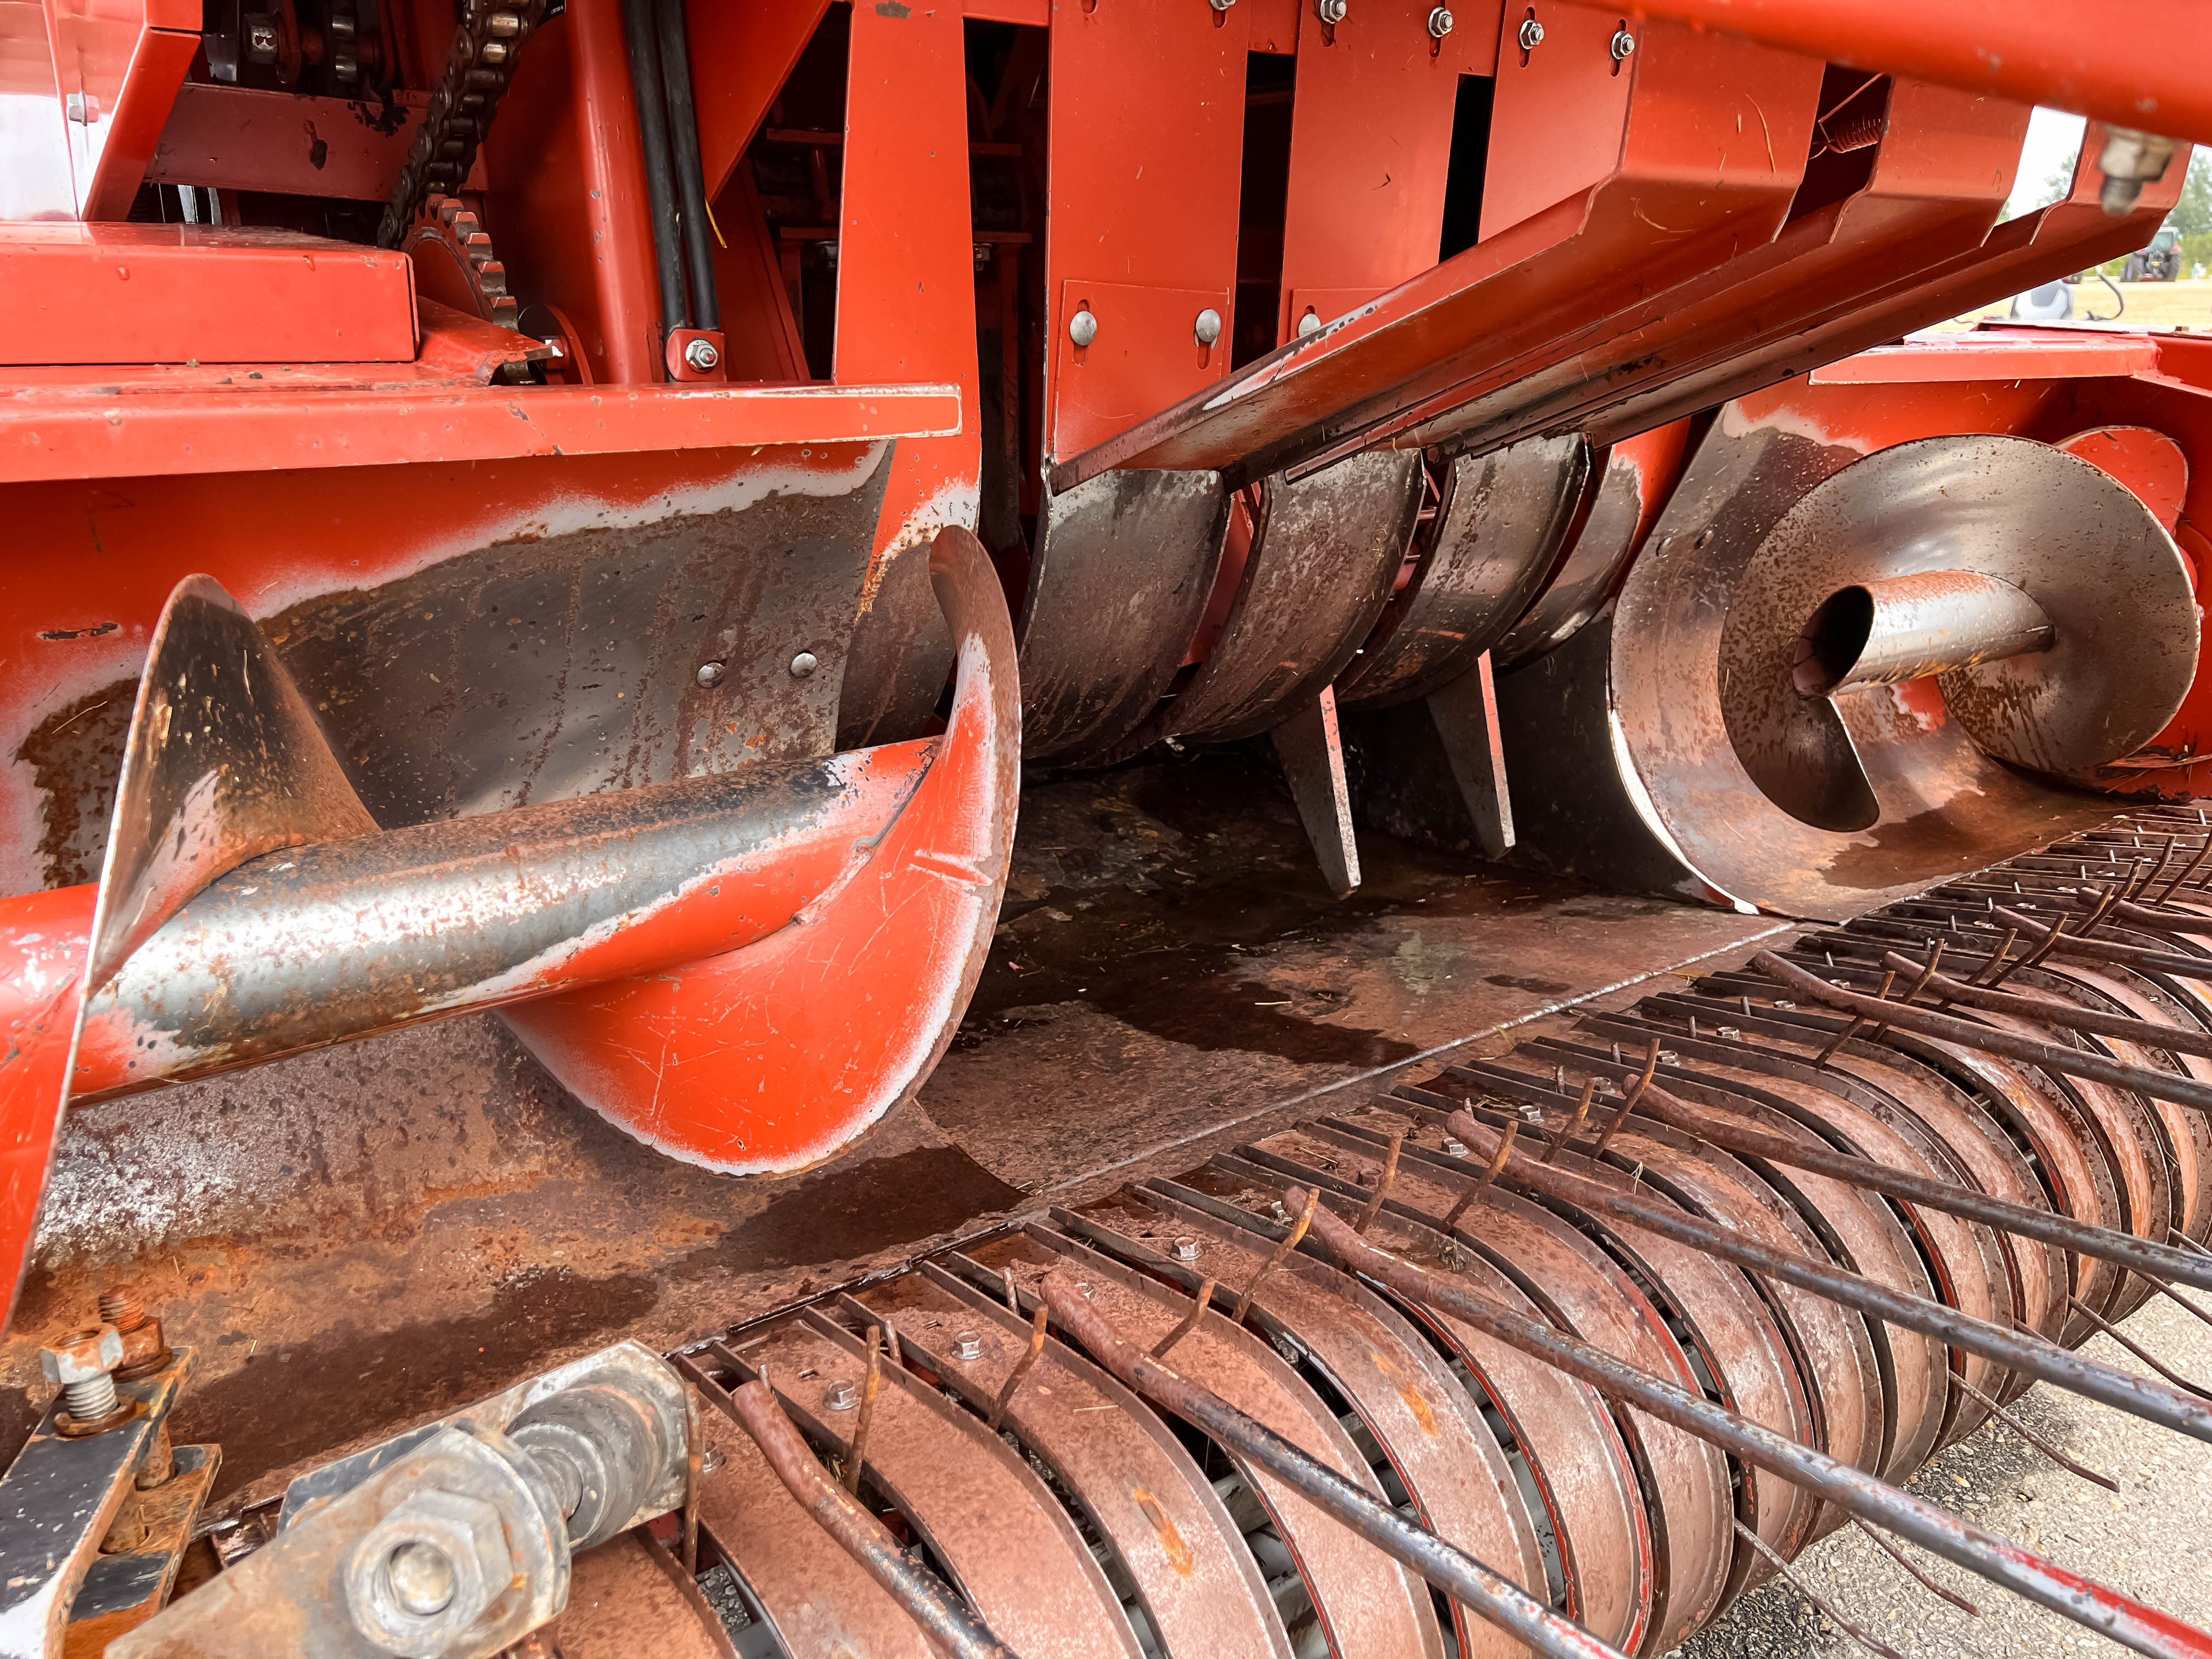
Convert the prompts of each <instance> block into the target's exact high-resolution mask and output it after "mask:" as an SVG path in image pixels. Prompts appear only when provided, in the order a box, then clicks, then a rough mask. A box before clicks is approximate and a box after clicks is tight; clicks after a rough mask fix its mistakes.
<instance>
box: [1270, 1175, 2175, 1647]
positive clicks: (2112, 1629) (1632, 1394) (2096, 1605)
mask: <svg viewBox="0 0 2212 1659" xmlns="http://www.w3.org/2000/svg"><path fill="white" fill-rule="evenodd" d="M1304 1198H1305V1194H1303V1193H1301V1192H1299V1191H1298V1189H1297V1188H1295V1187H1293V1188H1290V1189H1289V1190H1288V1192H1287V1193H1286V1194H1285V1202H1303V1201H1304ZM1313 1231H1314V1233H1315V1234H1316V1236H1317V1237H1319V1238H1320V1239H1321V1241H1322V1243H1324V1244H1325V1245H1327V1246H1328V1249H1329V1250H1330V1251H1331V1252H1332V1253H1333V1254H1334V1255H1335V1256H1336V1257H1337V1258H1338V1260H1339V1261H1342V1262H1343V1263H1345V1264H1346V1266H1347V1267H1350V1268H1351V1269H1352V1271H1354V1272H1357V1273H1360V1274H1362V1275H1363V1276H1364V1277H1365V1278H1367V1279H1371V1280H1373V1281H1374V1282H1376V1283H1377V1284H1380V1285H1386V1286H1388V1287H1389V1289H1391V1290H1393V1291H1396V1292H1398V1293H1399V1294H1400V1295H1401V1296H1405V1297H1410V1298H1412V1299H1413V1300H1414V1301H1416V1302H1426V1303H1431V1304H1434V1305H1435V1306H1437V1308H1439V1309H1443V1310H1449V1312H1450V1313H1451V1314H1453V1315H1454V1316H1456V1317H1458V1318H1461V1319H1463V1320H1465V1321H1466V1322H1468V1324H1471V1325H1474V1326H1475V1327H1476V1328H1479V1329H1481V1330H1484V1331H1486V1332H1488V1333H1489V1334H1492V1335H1493V1336H1495V1337H1497V1338H1498V1340H1501V1341H1504V1342H1510V1343H1511V1344H1512V1345H1513V1346H1516V1347H1518V1348H1521V1349H1522V1350H1523V1351H1524V1352H1529V1353H1533V1354H1536V1355H1539V1356H1540V1357H1541V1358H1545V1359H1547V1360H1548V1361H1549V1362H1550V1363H1551V1364H1554V1365H1556V1366H1558V1367H1559V1369H1560V1370H1564V1371H1566V1372H1568V1373H1569V1374H1571V1375H1572V1376H1578V1377H1580V1378H1582V1380H1583V1381H1584V1382H1586V1383H1589V1384H1591V1385H1592V1386H1593V1387H1595V1388H1596V1389H1599V1390H1600V1391H1601V1392H1602V1393H1604V1394H1607V1395H1611V1396H1612V1397H1613V1398H1614V1399H1617V1400H1620V1401H1624V1402H1626V1403H1629V1404H1632V1405H1633V1406H1635V1407H1638V1409H1640V1410H1642V1411H1644V1412H1647V1413H1650V1415H1652V1416H1654V1417H1656V1418H1658V1419H1661V1420H1662V1421H1663V1422H1668V1423H1672V1424H1674V1425H1676V1426H1677V1427H1678V1428H1680V1429H1681V1430H1683V1431H1685V1432H1686V1433H1691V1434H1695V1435H1698V1436H1699V1437H1701V1438H1704V1439H1705V1440H1708V1441H1710V1442H1711V1443H1712V1444H1714V1445H1716V1446H1719V1447H1722V1448H1723V1449H1727V1450H1729V1451H1731V1452H1734V1453H1735V1455H1737V1456H1738V1457H1740V1458H1741V1459H1743V1460H1744V1461H1745V1462H1749V1463H1753V1464H1756V1465H1757V1466H1758V1467H1759V1468H1765V1469H1771V1470H1773V1471H1774V1472H1775V1473H1777V1474H1780V1475H1782V1476H1783V1477H1784V1479H1785V1480H1792V1481H1795V1482H1796V1483H1797V1484H1798V1485H1801V1486H1808V1487H1809V1488H1811V1489H1812V1490H1813V1491H1814V1492H1818V1493H1819V1494H1820V1496H1821V1497H1822V1498H1826V1499H1828V1500H1829V1501H1830V1502H1832V1503H1833V1504H1836V1505H1837V1507H1838V1508H1839V1509H1844V1510H1849V1511H1850V1512H1851V1513H1852V1514H1854V1515H1858V1516H1863V1517H1865V1518H1866V1519H1868V1520H1870V1521H1873V1522H1875V1523H1876V1524H1878V1525H1880V1526H1882V1527H1886V1528H1888V1529H1889V1530H1890V1531H1892V1532H1894V1533H1896V1534H1899V1536H1901V1537H1904V1538H1906V1539H1908V1540H1910V1541H1911V1542H1913V1543H1916V1544H1918V1545H1920V1546H1921V1547H1923V1548H1924V1549H1927V1550H1930V1551H1932V1552H1934V1553H1936V1554H1938V1555H1941V1556H1942V1557H1944V1558H1945V1559H1947V1560H1951V1561H1955V1562H1957V1563H1958V1564H1959V1565H1960V1566H1963V1567H1966V1568H1968V1569H1969V1570H1971V1571H1974V1572H1977V1573H1978V1574H1980V1575H1981V1576H1982V1577H1984V1578H1987V1579H1989V1580H1990V1581H1991V1582H1992V1583H1998V1584H2002V1585H2003V1586H2005V1587H2006V1588H2007V1589H2012V1590H2015V1591H2016V1592H2017V1593H2019V1594H2020V1595H2024V1596H2026V1597H2027V1599H2029V1600H2030V1601H2036V1602H2038V1603H2039V1604H2041V1605H2042V1606H2044V1607H2049V1608H2050V1609H2051V1611H2052V1612H2054V1613H2059V1614H2062V1615H2063V1616H2064V1617H2066V1618H2068V1619H2071V1620H2074V1621H2075V1623H2076V1624H2080V1625H2082V1626H2086V1627H2087V1628H2088V1629H2091V1630H2093V1631H2096V1632H2099V1633H2100V1634H2101V1635H2104V1636H2106V1637H2109V1638H2111V1639H2112V1640H2113V1641H2115V1642H2118V1643H2119V1644H2122V1645H2123V1646H2124V1647H2129V1648H2132V1649H2133V1650H2136V1652H2138V1653H2142V1654H2147V1655H2150V1656H2153V1659H2212V1636H2208V1635H2207V1634H2206V1633H2205V1632H2203V1631H2200V1630H2197V1629H2196V1628H2195V1627H2193V1626H2190V1625H2186V1624H2184V1623H2183V1622H2182V1621H2181V1620H2179V1619H2176V1618H2174V1617H2173V1616H2172V1614H2170V1613H2160V1611H2158V1610H2157V1609H2156V1608H2154V1607H2146V1606H2144V1605H2143V1604H2142V1602H2140V1601H2136V1600H2135V1599H2134V1598H2133V1597H2131V1596H2126V1595H2121V1594H2120V1593H2119V1592H2118V1591H2117V1590H2115V1589H2112V1588H2111V1587H2110V1586H2108V1585H2104V1584H2100V1583H2096V1582H2095V1581H2094V1580H2093V1579H2087V1578H2083V1577H2081V1576H2080V1575H2078V1574H2076V1573H2073V1572H2070V1571H2067V1570H2066V1569H2065V1568H2063V1567H2061V1566H2059V1565H2057V1564H2055V1563H2053V1562H2051V1561H2048V1560H2045V1559H2044V1558H2043V1557H2041V1556H2039V1555H2038V1554H2036V1553H2034V1552H2033V1551H2031V1550H2027V1549H2025V1548H2023V1547H2021V1546H2020V1545H2018V1544H2015V1543H2012V1542H2010V1541H2007V1540H2005V1539H2002V1538H1999V1537H1996V1535H1994V1534H1990V1533H1986V1532H1984V1531H1983V1530H1982V1529H1981V1528H1978V1527H1976V1526H1974V1525H1973V1524H1972V1522H1967V1521H1964V1520H1961V1519H1960V1517H1959V1516H1955V1515H1953V1514H1951V1513H1950V1512H1949V1511H1948V1510H1944V1509H1942V1508H1940V1507H1939V1506H1937V1505H1936V1504H1930V1503H1929V1502H1928V1501H1927V1500H1926V1499H1924V1498H1916V1497H1915V1496H1913V1495H1912V1494H1911V1492H1903V1491H1900V1490H1899V1489H1898V1488H1897V1487H1895V1486H1890V1485H1889V1484H1888V1483H1887V1482H1886V1481H1881V1480H1875V1479H1874V1478H1873V1477H1872V1476H1870V1475H1868V1474H1863V1473H1862V1472H1860V1471H1859V1470H1857V1469H1855V1468H1850V1466H1849V1465H1848V1464H1844V1463H1841V1462H1838V1461H1837V1460H1836V1459H1834V1458H1832V1457H1830V1456H1828V1455H1826V1454H1825V1453H1822V1452H1818V1451H1814V1449H1812V1448H1810V1447H1809V1446H1802V1445H1800V1444H1798V1443H1796V1441H1793V1440H1790V1439H1788V1438H1786V1437H1784V1436H1782V1435H1778V1434H1777V1433H1775V1432H1774V1431H1772V1430H1771V1429H1768V1428H1765V1427H1763V1426H1761V1425H1759V1424H1756V1423H1753V1422H1751V1421H1750V1420H1749V1419H1746V1418H1742V1417H1740V1416H1738V1415H1737V1414H1736V1413H1734V1412H1731V1411H1729V1410H1728V1409H1727V1408H1725V1407H1721V1406H1717V1405H1715V1404H1714V1403H1713V1402H1712V1401H1708V1400H1705V1399H1703V1398H1701V1397H1700V1396H1699V1395H1692V1394H1691V1393H1690V1392H1689V1391H1688V1390H1686V1389H1679V1388H1676V1387H1674V1385H1672V1384H1671V1383H1662V1382H1661V1381H1660V1380H1659V1379H1658V1378H1656V1377H1654V1376H1648V1375H1647V1374H1645V1373H1644V1372H1642V1371H1639V1370H1637V1369H1636V1368H1635V1367H1633V1366H1632V1365H1628V1364H1624V1363H1622V1362H1621V1361H1620V1360H1618V1359H1616V1358H1613V1356H1612V1355H1611V1354H1608V1353H1605V1352H1601V1351H1599V1350H1598V1349H1595V1348H1593V1347H1591V1346H1588V1345H1587V1344H1584V1343H1581V1342H1577V1341H1575V1340H1573V1339H1571V1338H1570V1337H1568V1336H1566V1335H1565V1334H1562V1333H1561V1332H1559V1331H1557V1330H1555V1329H1553V1328H1552V1327H1550V1326H1549V1325H1546V1324H1543V1323H1541V1322H1538V1321H1536V1320H1533V1319H1528V1318H1525V1317H1523V1316H1521V1315H1518V1314H1516V1313H1513V1312H1511V1311H1510V1310H1507V1309H1506V1308H1504V1307H1503V1306H1502V1305H1500V1304H1498V1303H1495V1302H1492V1301H1491V1300H1490V1299H1489V1298H1488V1297H1481V1296H1478V1295H1475V1294H1474V1293H1473V1292H1471V1291H1467V1290H1465V1289H1463V1288H1462V1287H1461V1286H1460V1285H1456V1284H1455V1283H1452V1282H1451V1281H1449V1280H1446V1279H1440V1278H1438V1277H1437V1275H1436V1274H1434V1273H1431V1272H1430V1271H1428V1270H1427V1269H1425V1268H1423V1267H1416V1266H1415V1265H1414V1264H1413V1263H1412V1262H1410V1261H1401V1260H1400V1259H1399V1258H1398V1257H1396V1256H1394V1255H1388V1254H1386V1253H1385V1252H1383V1251H1382V1250H1378V1249H1376V1248H1375V1247H1374V1246H1372V1245H1370V1244H1369V1243H1366V1242H1365V1241H1364V1240H1363V1239H1361V1238H1360V1237H1358V1234H1356V1233H1354V1232H1353V1231H1352V1228H1351V1226H1350V1225H1348V1224H1347V1223H1346V1222H1345V1221H1344V1220H1343V1219H1342V1218H1340V1217H1339V1216H1337V1215H1336V1214H1335V1213H1334V1212H1333V1211H1332V1210H1330V1209H1329V1208H1328V1206H1325V1205H1324V1206H1321V1207H1320V1208H1319V1209H1317V1210H1316V1212H1315V1215H1314V1225H1313Z"/></svg>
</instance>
